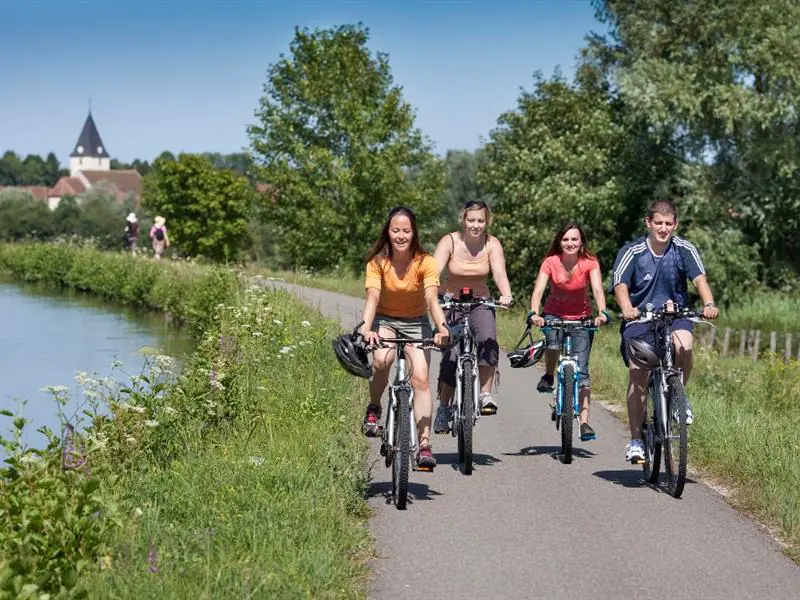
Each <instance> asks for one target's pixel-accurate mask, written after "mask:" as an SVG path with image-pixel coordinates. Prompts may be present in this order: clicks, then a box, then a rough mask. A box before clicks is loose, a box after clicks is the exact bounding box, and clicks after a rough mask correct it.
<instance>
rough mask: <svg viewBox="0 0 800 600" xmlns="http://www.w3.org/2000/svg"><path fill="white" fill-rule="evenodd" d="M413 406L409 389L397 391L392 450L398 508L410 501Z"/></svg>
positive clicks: (393, 480)
mask: <svg viewBox="0 0 800 600" xmlns="http://www.w3.org/2000/svg"><path fill="white" fill-rule="evenodd" d="M410 415H411V407H410V404H409V394H408V390H403V389H401V390H398V391H397V414H396V415H395V417H394V448H393V449H392V452H393V454H394V458H393V461H392V500H393V501H394V505H395V506H396V507H397V509H398V510H405V508H406V502H407V501H408V470H409V466H410V464H411V416H410Z"/></svg>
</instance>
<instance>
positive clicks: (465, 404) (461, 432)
mask: <svg viewBox="0 0 800 600" xmlns="http://www.w3.org/2000/svg"><path fill="white" fill-rule="evenodd" d="M463 368H464V373H463V375H462V378H461V412H460V414H459V415H458V459H459V461H461V462H462V463H464V475H472V427H473V425H474V424H475V373H474V372H473V365H472V361H471V360H465V361H464V363H463Z"/></svg>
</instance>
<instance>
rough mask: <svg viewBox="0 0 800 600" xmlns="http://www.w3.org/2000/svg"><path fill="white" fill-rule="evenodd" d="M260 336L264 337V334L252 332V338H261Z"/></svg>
mask: <svg viewBox="0 0 800 600" xmlns="http://www.w3.org/2000/svg"><path fill="white" fill-rule="evenodd" d="M262 335H264V334H263V333H261V332H260V331H254V332H253V337H261V336H262Z"/></svg>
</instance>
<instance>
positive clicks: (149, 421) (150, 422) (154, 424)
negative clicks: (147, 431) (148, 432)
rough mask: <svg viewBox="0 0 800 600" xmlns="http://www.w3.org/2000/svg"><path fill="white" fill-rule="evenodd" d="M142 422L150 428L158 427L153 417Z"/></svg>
mask: <svg viewBox="0 0 800 600" xmlns="http://www.w3.org/2000/svg"><path fill="white" fill-rule="evenodd" d="M144 424H145V425H147V426H148V427H152V428H155V427H158V421H156V420H155V419H148V420H147V421H145V422H144Z"/></svg>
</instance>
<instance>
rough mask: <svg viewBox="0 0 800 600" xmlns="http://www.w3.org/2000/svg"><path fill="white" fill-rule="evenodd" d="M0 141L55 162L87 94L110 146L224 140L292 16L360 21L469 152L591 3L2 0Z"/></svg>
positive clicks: (562, 47) (194, 145) (590, 24)
mask: <svg viewBox="0 0 800 600" xmlns="http://www.w3.org/2000/svg"><path fill="white" fill-rule="evenodd" d="M0 14H1V15H2V18H1V19H0V56H1V57H2V60H1V61H0V86H2V93H0V153H2V152H4V151H5V150H9V149H10V150H14V151H15V152H17V153H18V154H21V155H26V154H29V153H33V154H41V155H45V154H46V153H47V152H49V151H53V152H55V153H56V155H57V156H58V157H59V159H60V160H61V161H62V163H66V161H67V160H68V155H69V152H70V151H71V150H72V146H73V145H74V144H75V142H76V140H77V138H78V134H79V133H80V130H81V126H82V125H83V121H84V119H85V118H86V113H87V108H88V101H89V97H91V102H92V114H93V115H94V118H95V121H96V123H97V127H98V129H99V131H100V135H101V136H102V138H103V142H104V143H105V145H106V147H107V148H108V151H109V153H110V154H111V156H112V157H115V158H119V159H120V160H123V161H131V160H133V159H134V158H142V159H147V160H152V159H153V158H155V157H156V156H157V155H158V154H160V153H161V152H162V151H164V150H170V151H172V152H174V153H178V152H181V151H185V152H204V151H210V152H211V151H214V152H223V153H228V152H237V151H240V150H241V149H242V148H243V147H245V146H246V145H247V143H248V139H247V134H246V125H247V124H248V123H251V122H253V112H254V110H255V109H256V107H257V105H258V99H259V97H260V96H261V94H262V86H263V84H264V81H265V80H266V73H267V69H268V68H269V65H270V64H272V63H274V62H275V61H276V60H278V58H279V55H280V54H281V53H287V52H288V48H289V43H290V41H291V39H292V36H293V34H294V26H295V25H299V26H300V27H309V28H315V27H333V26H336V25H341V24H344V23H355V22H358V21H361V22H363V23H364V24H365V25H366V26H367V27H368V28H369V29H370V42H369V46H370V48H371V49H372V50H375V51H377V50H380V51H384V52H387V53H388V54H389V61H390V65H391V67H392V72H393V74H394V78H395V83H396V84H398V85H400V86H402V87H403V90H404V95H405V97H406V98H407V99H408V100H409V101H410V102H411V103H412V104H413V105H414V106H415V108H416V110H417V125H418V126H419V127H420V128H421V129H422V130H423V132H424V133H425V134H426V135H427V136H428V137H429V138H430V140H431V141H432V142H433V143H434V144H435V149H436V151H437V152H439V153H440V154H443V153H444V152H445V151H446V150H447V149H450V148H466V149H470V150H472V149H475V148H476V147H478V146H479V145H480V143H481V139H482V138H483V139H485V138H487V137H488V134H489V132H490V130H491V129H492V128H493V127H494V126H495V123H496V120H497V117H498V115H500V113H502V112H503V111H505V110H509V109H512V108H514V107H515V105H516V100H517V97H518V95H519V89H520V87H525V88H527V89H529V88H530V87H531V82H532V74H533V72H534V71H536V70H541V71H542V72H543V73H544V74H545V75H550V74H551V73H552V72H553V69H554V68H555V67H556V66H560V67H561V69H562V71H563V72H564V73H565V74H566V75H568V76H571V74H572V73H573V71H574V67H575V61H576V56H577V52H578V50H579V48H580V47H581V46H582V45H583V44H584V36H585V35H586V34H588V33H589V32H590V31H597V32H601V31H604V27H603V26H602V24H600V23H599V22H597V21H596V20H595V18H594V11H593V9H592V7H591V4H590V0H527V1H525V0H494V1H485V0H475V1H466V0H451V1H443V0H439V1H435V0H431V1H427V2H423V1H418V0H404V1H402V0H398V1H397V2H389V1H378V0H372V1H361V2H358V1H354V0H353V1H349V2H345V1H334V0H329V1H309V0H294V1H286V2H285V1H283V0H265V1H255V0H251V1H244V0H229V1H224V0H217V1H211V0H206V1H196V0H195V1H189V0H187V1H181V2H178V1H174V0H172V1H167V0H163V1H161V0H141V1H138V2H134V1H130V0H113V1H108V0H107V1H103V2H100V1H88V0H84V1H81V0H25V1H20V0H0Z"/></svg>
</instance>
